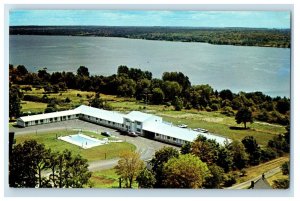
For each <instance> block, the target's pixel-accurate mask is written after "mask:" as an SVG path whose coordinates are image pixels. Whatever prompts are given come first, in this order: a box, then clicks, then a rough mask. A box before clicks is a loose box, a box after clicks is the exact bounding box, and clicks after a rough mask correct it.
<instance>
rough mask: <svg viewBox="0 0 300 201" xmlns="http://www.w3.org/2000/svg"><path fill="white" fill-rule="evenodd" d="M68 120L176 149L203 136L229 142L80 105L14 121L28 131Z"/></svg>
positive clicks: (138, 115) (157, 120) (146, 117)
mask: <svg viewBox="0 0 300 201" xmlns="http://www.w3.org/2000/svg"><path fill="white" fill-rule="evenodd" d="M71 119H81V120H84V121H88V122H92V123H95V124H99V125H101V126H106V127H110V128H114V129H117V130H119V131H132V132H135V133H136V134H138V135H139V136H143V137H146V138H150V139H153V140H158V141H162V142H167V143H170V144H174V145H179V146H181V145H183V144H184V143H186V142H192V141H194V140H195V139H196V138H197V137H198V135H203V136H205V137H206V138H207V139H212V140H216V142H218V143H219V144H224V143H227V142H229V141H230V140H229V139H227V138H224V137H220V136H216V135H212V134H209V133H203V132H197V131H193V130H191V129H189V128H179V127H178V126H176V125H172V124H171V123H168V122H165V121H163V119H162V117H159V116H156V115H152V114H147V113H143V112H139V111H132V112H130V113H128V114H123V113H120V112H116V111H107V110H103V109H98V108H94V107H89V106H86V105H81V106H79V107H77V108H75V109H73V110H66V111H60V112H52V113H45V114H38V115H31V116H23V117H20V118H18V119H17V125H18V126H20V127H28V126H34V125H40V124H49V123H53V122H60V121H67V120H71Z"/></svg>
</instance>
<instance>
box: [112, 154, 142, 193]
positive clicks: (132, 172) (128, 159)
mask: <svg viewBox="0 0 300 201" xmlns="http://www.w3.org/2000/svg"><path fill="white" fill-rule="evenodd" d="M120 158H121V159H120V160H119V161H118V165H117V166H115V169H116V173H117V174H118V175H119V176H120V178H121V179H122V180H123V181H125V187H126V188H131V187H132V182H133V181H134V180H135V179H136V177H137V176H138V175H139V173H140V172H141V171H142V169H143V168H144V162H143V161H142V160H141V159H140V155H139V154H138V153H136V152H132V151H125V152H123V153H122V154H121V155H120Z"/></svg>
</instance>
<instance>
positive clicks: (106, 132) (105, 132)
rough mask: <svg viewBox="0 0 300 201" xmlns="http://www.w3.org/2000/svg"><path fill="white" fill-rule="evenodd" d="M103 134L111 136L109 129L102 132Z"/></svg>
mask: <svg viewBox="0 0 300 201" xmlns="http://www.w3.org/2000/svg"><path fill="white" fill-rule="evenodd" d="M101 135H103V136H106V137H111V134H110V132H108V131H104V132H102V133H101Z"/></svg>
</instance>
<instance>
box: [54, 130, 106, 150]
mask: <svg viewBox="0 0 300 201" xmlns="http://www.w3.org/2000/svg"><path fill="white" fill-rule="evenodd" d="M58 139H60V140H63V141H65V142H69V143H71V144H74V145H77V146H80V147H82V148H84V149H88V148H92V147H95V146H99V145H103V144H106V143H107V141H105V140H98V139H95V138H91V137H89V136H86V135H83V134H80V133H79V134H76V135H68V136H63V137H59V138H58Z"/></svg>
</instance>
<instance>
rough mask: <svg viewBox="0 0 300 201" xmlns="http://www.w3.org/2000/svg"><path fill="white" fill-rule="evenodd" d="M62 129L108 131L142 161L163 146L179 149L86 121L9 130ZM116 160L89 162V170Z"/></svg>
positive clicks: (109, 164) (101, 168) (25, 132)
mask: <svg viewBox="0 0 300 201" xmlns="http://www.w3.org/2000/svg"><path fill="white" fill-rule="evenodd" d="M62 129H66V130H71V129H83V130H89V131H94V132H98V133H100V132H101V131H109V132H110V133H111V134H112V135H114V136H116V137H118V138H119V139H122V140H124V141H126V142H129V143H131V144H134V145H135V146H136V151H137V152H138V153H140V155H141V158H142V160H144V161H147V160H149V159H151V158H152V157H153V155H154V154H155V151H157V150H159V149H161V148H163V147H164V146H169V147H174V148H177V149H179V148H178V147H175V146H172V145H169V144H165V143H162V142H158V141H154V140H150V139H147V138H143V137H130V136H124V135H120V133H119V132H118V131H117V130H115V129H111V128H107V127H104V126H100V125H97V124H93V123H89V122H86V121H81V120H78V119H76V120H68V121H63V122H57V123H51V124H44V125H37V126H31V127H26V128H16V127H12V128H10V129H9V130H10V131H13V132H15V135H26V134H30V133H37V134H41V135H42V134H43V133H45V132H48V131H54V130H62ZM118 160H119V159H118V158H114V159H110V160H99V161H93V162H90V163H89V170H90V171H97V170H103V169H109V168H112V167H114V166H115V165H116V164H117V163H118Z"/></svg>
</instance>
